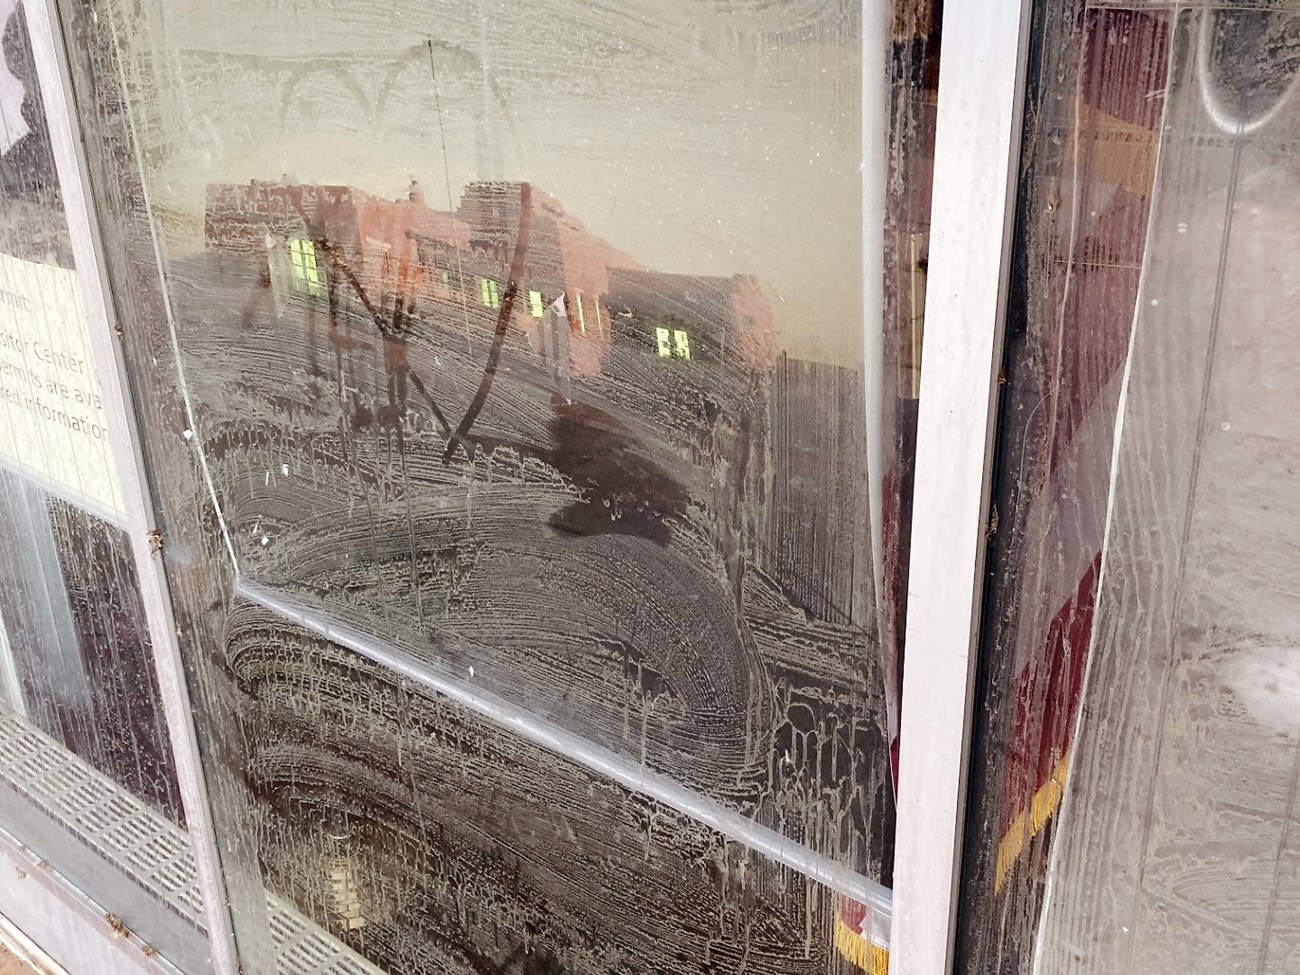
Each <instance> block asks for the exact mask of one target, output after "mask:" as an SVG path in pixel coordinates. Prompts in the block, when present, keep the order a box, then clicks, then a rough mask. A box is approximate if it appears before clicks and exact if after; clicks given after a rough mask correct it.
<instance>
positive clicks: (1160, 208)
mask: <svg viewBox="0 0 1300 975" xmlns="http://www.w3.org/2000/svg"><path fill="white" fill-rule="evenodd" d="M1038 44H1039V50H1038V61H1037V69H1036V71H1035V72H1034V73H1033V77H1034V78H1035V79H1036V82H1035V85H1034V87H1033V88H1031V93H1032V94H1033V96H1034V98H1035V99H1036V101H1035V105H1034V109H1033V110H1034V111H1035V112H1036V117H1037V118H1038V119H1039V123H1038V126H1039V127H1038V128H1037V130H1036V131H1034V133H1033V135H1034V138H1033V139H1031V140H1030V144H1029V147H1028V150H1027V159H1028V163H1027V167H1026V173H1027V176H1026V179H1025V184H1024V185H1023V187H1022V200H1021V228H1022V230H1021V238H1020V240H1019V242H1018V246H1019V249H1020V254H1021V257H1020V264H1019V266H1018V268H1017V278H1018V280H1017V287H1018V291H1017V295H1016V300H1015V302H1014V306H1013V308H1014V310H1013V313H1012V319H1011V321H1010V323H1009V332H1010V339H1009V342H1008V357H1007V366H1006V374H1007V387H1006V389H1007V393H1006V398H1005V402H1004V404H1003V418H1002V423H1003V427H1004V429H1003V433H1002V443H1001V445H1000V448H1001V449H1000V454H1001V458H1002V460H1001V462H1000V464H999V467H998V471H997V479H998V485H997V488H996V490H995V502H996V505H997V507H996V509H995V513H996V516H997V520H996V521H995V524H996V525H997V534H996V536H995V537H994V541H993V548H992V558H991V560H990V567H991V569H992V573H991V578H990V589H989V605H988V610H987V614H986V622H985V640H986V644H985V649H986V660H985V663H984V666H983V670H982V673H981V683H980V688H979V693H980V694H981V696H982V699H983V700H982V703H983V705H984V707H983V708H982V712H983V713H982V723H981V726H980V728H979V729H978V732H977V752H976V755H977V763H978V764H977V766H976V772H975V777H974V780H973V782H972V787H973V798H974V805H973V807H972V810H971V826H970V831H969V837H968V843H969V848H968V856H967V863H966V872H967V876H966V882H965V884H964V887H963V889H964V890H965V891H966V892H967V896H966V902H965V904H964V909H965V915H964V919H963V924H962V933H963V942H962V945H961V951H962V958H963V961H962V965H961V970H964V971H970V972H986V971H1000V972H1021V971H1038V972H1058V971H1070V972H1080V973H1084V972H1088V973H1094V972H1095V973H1099V975H1100V973H1111V972H1140V971H1155V970H1159V971H1180V972H1188V973H1201V972H1206V973H1208V972H1222V971H1242V972H1251V973H1260V975H1272V973H1277V975H1281V973H1283V972H1290V971H1294V970H1295V966H1296V962H1297V959H1298V958H1300V954H1298V953H1297V952H1300V940H1298V938H1297V931H1296V928H1295V923H1294V919H1295V918H1296V917H1297V916H1300V887H1298V886H1297V885H1296V883H1295V875H1296V867H1297V863H1300V860H1297V848H1296V836H1297V831H1296V829H1295V821H1296V817H1297V815H1300V806H1298V805H1297V794H1296V775H1297V770H1300V750H1298V746H1300V724H1297V715H1300V698H1298V697H1297V695H1296V689H1295V674H1296V664H1297V661H1300V657H1297V655H1296V653H1297V651H1296V633H1295V627H1294V625H1293V620H1292V617H1294V616H1295V608H1296V598H1295V588H1294V585H1293V583H1292V579H1293V578H1294V575H1295V572H1296V569H1297V556H1296V538H1297V526H1296V524H1295V519H1294V515H1293V513H1292V512H1293V511H1294V509H1295V506H1294V504H1292V503H1290V498H1291V496H1292V495H1293V494H1294V490H1293V487H1292V484H1293V481H1294V477H1293V475H1294V467H1295V462H1296V452H1297V443H1298V441H1297V436H1296V433H1295V429H1294V427H1295V424H1294V419H1293V418H1294V414H1295V410H1294V408H1293V404H1292V400H1293V399H1294V396H1293V384H1292V383H1289V382H1288V381H1287V378H1286V377H1287V373H1288V364H1289V363H1291V362H1293V361H1294V359H1295V357H1296V340H1295V335H1296V332H1295V328H1294V312H1293V311H1292V309H1293V308H1295V307H1296V302H1295V300H1294V298H1293V296H1291V295H1290V290H1291V289H1292V287H1293V281H1294V278H1295V275H1294V274H1293V273H1292V271H1291V268H1290V265H1291V263H1293V261H1292V257H1293V255H1294V253H1295V248H1296V242H1295V240H1294V239H1293V238H1294V236H1295V232H1294V230H1293V225H1294V223H1295V221H1294V219H1293V211H1292V210H1291V209H1290V203H1288V201H1292V202H1296V201H1297V200H1300V186H1298V185H1297V182H1296V178H1295V170H1294V165H1293V163H1292V162H1291V161H1290V157H1291V155H1292V154H1293V152H1294V142H1295V136H1296V118H1297V116H1296V114H1295V109H1296V105H1295V104H1294V103H1292V102H1291V95H1292V93H1293V90H1294V88H1295V87H1296V82H1295V78H1296V77H1297V71H1300V18H1296V17H1295V16H1294V15H1293V14H1290V13H1287V12H1284V11H1281V10H1273V9H1270V8H1268V7H1265V6H1262V5H1231V6H1226V5H1225V7H1224V8H1223V9H1218V8H1217V6H1215V7H1207V8H1202V9H1198V10H1190V11H1189V10H1181V11H1175V10H1173V9H1168V10H1166V9H1160V8H1158V7H1152V6H1150V5H1143V6H1142V7H1141V8H1140V9H1135V10H1123V9H1119V8H1118V7H1116V6H1114V5H1107V6H1106V7H1105V8H1102V7H1100V6H1098V7H1096V8H1093V7H1091V6H1089V7H1087V8H1085V9H1082V10H1075V11H1069V12H1062V11H1057V10H1044V11H1042V12H1041V16H1040V25H1039V29H1038ZM1284 499H1286V500H1284Z"/></svg>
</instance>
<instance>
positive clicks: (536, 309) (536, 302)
mask: <svg viewBox="0 0 1300 975" xmlns="http://www.w3.org/2000/svg"><path fill="white" fill-rule="evenodd" d="M542 311H543V308H542V293H541V292H540V291H530V292H528V313H529V314H530V315H532V316H533V317H534V318H541V317H542Z"/></svg>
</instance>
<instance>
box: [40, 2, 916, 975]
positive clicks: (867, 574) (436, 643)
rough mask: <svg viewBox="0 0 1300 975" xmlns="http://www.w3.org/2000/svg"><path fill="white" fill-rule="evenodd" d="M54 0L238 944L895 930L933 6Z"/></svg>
mask: <svg viewBox="0 0 1300 975" xmlns="http://www.w3.org/2000/svg"><path fill="white" fill-rule="evenodd" d="M64 13H65V18H66V23H65V27H66V28H67V29H69V30H70V31H72V32H73V36H74V37H75V40H74V41H73V43H72V48H73V50H74V51H75V52H76V53H75V55H74V57H75V58H76V59H77V64H76V73H77V75H78V78H77V82H78V84H77V87H78V90H79V96H80V99H81V108H82V115H83V120H84V123H85V125H86V127H87V130H88V132H89V142H90V151H91V155H92V158H93V164H94V167H95V170H96V173H95V175H96V180H97V184H98V185H97V192H98V195H99V203H100V206H101V209H102V211H103V214H104V220H105V223H106V226H107V228H108V232H109V234H110V236H111V237H112V239H113V240H114V241H115V242H116V243H117V244H118V246H117V247H115V248H114V252H113V253H112V255H111V260H112V262H113V270H114V283H115V289H116V297H117V300H118V301H119V303H120V304H121V307H122V309H123V317H124V318H127V319H129V320H130V321H132V322H133V323H134V326H133V329H132V330H130V331H128V334H127V335H126V336H125V342H126V348H127V350H128V357H129V358H130V360H131V363H132V367H133V370H134V382H135V386H136V389H135V395H136V399H137V408H138V411H139V415H140V419H141V425H142V427H143V429H144V432H145V435H146V439H147V441H148V445H147V446H148V454H149V463H150V466H151V470H152V474H153V477H154V479H155V481H156V483H157V484H158V485H159V486H160V488H161V490H160V492H159V493H160V497H161V501H160V505H161V507H162V512H161V515H162V521H163V523H164V525H165V540H164V545H163V553H164V558H165V560H166V563H167V566H168V570H169V575H170V580H171V583H172V592H173V597H174V599H175V603H176V605H175V609H176V616H177V620H178V622H179V624H180V627H181V631H182V642H183V645H184V652H185V653H186V654H187V663H188V666H189V667H190V669H191V673H192V675H193V677H194V680H193V683H194V685H195V686H196V687H198V688H200V689H201V690H202V695H203V696H202V699H201V701H200V702H199V703H200V715H201V719H202V720H201V725H202V727H201V732H202V735H203V739H204V741H203V747H204V750H205V759H206V762H207V766H208V772H209V777H210V779H211V781H212V782H213V787H214V792H215V796H216V802H215V813H216V817H217V819H218V824H219V833H220V835H219V840H220V842H221V846H222V852H223V856H224V859H225V862H226V866H227V869H228V874H229V876H230V882H231V884H232V904H233V906H234V910H235V920H236V928H237V936H238V939H239V942H240V948H241V951H242V952H243V954H244V957H245V960H246V964H251V965H252V966H253V967H255V968H256V967H258V966H262V967H266V968H268V969H269V967H270V965H271V964H273V963H274V962H273V961H272V960H271V956H272V955H276V954H277V953H278V959H279V962H280V963H282V964H284V963H286V962H285V959H286V958H288V957H289V955H290V953H289V951H288V949H287V948H286V947H285V942H284V939H283V938H282V937H281V935H280V933H279V932H278V931H277V928H276V924H275V923H274V920H273V919H268V918H267V917H266V916H265V914H264V910H263V907H262V905H263V903H264V895H263V893H262V885H263V883H265V884H266V885H268V886H269V887H270V888H271V889H272V890H273V891H275V892H276V894H277V895H282V896H284V897H286V898H288V899H290V900H291V901H292V902H293V903H294V904H295V905H296V907H297V908H298V909H300V910H301V911H302V912H303V913H304V914H306V915H307V916H309V917H310V918H312V919H313V920H314V921H316V922H317V923H318V924H320V925H321V926H323V927H326V928H328V929H330V930H331V931H333V932H335V933H336V934H337V935H338V936H339V937H340V938H341V939H343V940H344V941H346V943H347V944H349V945H351V946H352V947H353V948H355V949H356V950H357V951H358V952H360V953H361V954H362V955H364V956H365V957H366V958H368V959H370V960H371V961H373V962H374V963H376V964H378V965H380V966H382V967H384V968H385V969H387V970H389V971H393V972H403V973H405V972H424V971H428V972H435V971H437V972H442V971H447V970H462V969H475V970H481V968H482V967H483V966H485V965H490V966H504V967H505V970H509V971H514V970H520V971H522V970H529V971H532V970H540V969H534V968H531V967H528V966H529V965H532V964H533V963H532V962H531V961H529V962H527V963H526V962H525V959H528V958H533V957H535V956H537V955H539V954H540V956H541V957H549V958H551V959H553V960H554V962H553V965H554V967H553V968H545V965H549V964H552V963H551V962H546V963H544V964H543V968H545V970H547V971H550V970H555V971H560V970H564V971H568V970H577V971H592V972H598V971H600V972H603V971H614V970H621V969H622V968H624V967H626V966H627V965H631V964H633V962H632V961H630V960H629V959H636V961H635V965H636V966H639V965H642V964H644V965H645V966H647V967H650V968H658V969H667V970H670V971H672V970H684V969H683V966H686V967H690V966H692V965H697V964H700V963H701V962H700V959H704V958H709V957H712V954H713V953H716V957H717V958H718V959H725V960H719V961H718V962H716V964H718V965H719V966H720V967H722V968H724V969H731V968H734V967H736V966H737V965H739V966H741V967H754V966H757V967H758V969H759V970H771V971H776V970H786V969H787V968H790V969H793V970H800V971H804V970H807V971H826V970H838V969H839V968H842V967H845V966H848V967H849V968H852V967H853V966H857V967H860V968H870V967H872V966H873V965H878V964H881V963H882V962H881V959H882V958H883V954H882V952H881V951H880V950H879V949H881V948H883V946H884V944H886V943H887V933H888V912H887V905H888V892H887V890H886V889H885V888H887V885H888V883H889V881H890V874H891V870H892V850H893V815H894V814H893V802H894V798H893V783H892V780H891V771H892V770H891V761H890V753H891V752H890V740H891V738H892V737H893V736H894V735H895V734H896V728H897V721H896V716H897V710H898V699H897V676H898V671H897V667H898V659H899V655H900V652H901V651H900V649H899V647H898V643H899V636H898V634H899V633H901V612H899V610H898V602H899V600H900V597H901V594H902V592H903V591H904V587H903V586H902V585H901V583H899V582H898V581H897V580H898V579H899V578H900V575H899V574H900V571H901V570H900V566H901V565H902V564H903V563H904V562H905V560H906V524H907V518H908V514H907V503H906V498H905V495H909V494H910V480H909V478H910V475H909V473H908V471H909V470H910V454H911V449H912V448H911V441H910V439H909V437H910V432H909V431H911V430H912V429H913V428H912V426H911V424H912V422H913V420H912V417H913V416H914V404H915V396H916V378H917V376H916V371H917V369H918V367H919V356H920V343H921V338H922V323H921V320H920V314H921V312H920V309H921V308H922V307H923V300H924V255H925V233H926V229H927V226H928V212H927V210H928V202H927V201H928V179H929V177H928V167H927V165H926V164H925V162H924V159H923V157H924V156H925V155H926V154H927V152H928V150H927V146H928V138H929V136H928V133H929V131H930V129H931V127H932V122H931V105H932V102H933V98H932V94H933V89H934V84H935V71H934V58H933V53H934V46H935V41H936V38H935V37H934V36H933V35H934V22H933V19H932V17H931V16H930V13H929V10H928V9H927V8H923V7H921V6H914V7H908V8H907V9H906V10H904V9H900V10H899V11H898V14H897V17H896V18H895V21H894V24H893V33H892V34H886V33H881V32H880V31H879V30H877V31H876V33H874V34H870V35H869V36H868V35H867V34H866V32H867V27H866V25H865V22H864V18H863V15H862V10H861V5H859V4H857V3H850V2H846V0H817V2H813V3H792V2H778V3H771V4H734V3H708V4H681V3H669V2H664V0H636V2H633V3H630V4H621V5H618V6H617V7H611V6H609V5H605V4H599V3H592V2H583V0H570V2H566V3H563V4H559V5H555V4H541V3H534V2H531V0H510V2H504V0H439V2H436V3H431V4H423V5H419V6H417V7H414V8H410V9H405V8H399V7H398V6H396V5H393V4H390V3H386V2H379V3H377V2H374V0H344V2H340V3H332V4H330V5H328V6H326V5H323V4H321V5H317V4H314V3H302V4H294V5H286V4H283V3H267V2H265V0H222V2H220V3H211V4H201V5H188V6H185V7H184V8H180V9H178V8H175V6H174V5H170V4H163V3H160V2H146V3H124V2H116V0H97V2H95V3H93V4H90V5H87V6H86V7H83V6H82V5H79V4H72V3H69V4H66V5H65V7H64ZM868 44H872V45H878V49H877V50H876V51H875V53H876V54H877V55H879V56H878V57H876V58H875V59H874V62H876V63H879V64H880V65H881V68H880V71H879V76H878V77H876V78H874V79H872V80H871V82H870V83H869V84H867V85H866V86H865V90H866V91H867V92H868V93H869V95H870V97H872V98H876V99H879V101H880V103H881V105H880V112H881V114H882V116H884V117H887V118H890V119H892V128H891V131H890V134H889V143H888V144H885V143H883V142H882V143H881V144H880V145H875V146H872V147H869V150H868V151H867V152H866V153H865V155H864V146H863V139H864V125H863V115H864V111H865V110H866V106H865V105H864V97H863V95H864V76H863V64H864V58H866V56H867V45H868ZM891 51H892V65H891V60H890V53H889V52H891ZM891 71H892V85H891ZM886 86H889V87H890V88H891V89H892V90H891V91H889V92H887V91H886ZM887 96H888V97H887ZM891 109H892V111H891ZM914 155H915V156H916V157H917V158H913V156H914ZM866 160H869V161H870V162H869V163H868V162H867V161H866ZM864 179H867V180H879V181H880V182H881V184H887V186H888V191H887V194H886V201H885V211H886V212H885V214H884V215H883V217H882V214H880V213H878V212H877V213H875V214H873V215H872V216H871V220H873V221H874V223H873V225H872V226H871V227H870V228H867V230H869V232H864V216H863V213H864V189H863V187H864ZM882 222H883V226H882ZM882 230H883V231H884V233H883V238H884V241H885V243H884V246H883V247H882V246H881V238H882ZM868 238H869V239H871V240H873V241H875V243H874V244H872V245H871V246H872V247H873V248H874V249H875V251H876V252H874V253H872V254H870V255H868V254H867V251H866V250H864V243H863V241H864V239H868ZM882 250H883V251H884V254H883V255H882V254H881V253H879V251H882ZM864 258H869V259H867V260H866V261H865V265H866V266H867V267H869V268H872V269H873V270H872V271H871V273H873V274H882V277H883V281H882V283H883V286H884V291H885V296H886V306H885V308H884V309H883V311H884V315H883V317H882V309H881V308H880V307H873V308H871V309H867V308H865V307H864V300H863V297H862V295H863V291H864V277H863V275H864V271H863V268H864ZM882 260H883V273H882ZM864 322H865V323H866V324H865V326H864ZM864 335H865V336H869V337H871V338H872V339H873V340H874V342H875V343H876V344H877V345H883V350H882V351H881V353H880V354H879V355H878V356H877V357H876V359H875V360H874V364H873V365H872V366H871V368H872V369H877V370H879V371H880V373H881V376H879V377H876V382H875V383H874V385H873V384H872V383H871V382H869V379H870V377H869V376H868V375H866V373H867V371H868V370H867V368H866V367H864V361H871V360H870V357H869V356H868V355H867V352H866V350H865V349H864V344H866V343H864ZM877 400H879V401H880V402H879V403H876V401H877ZM869 403H876V405H877V407H878V408H876V409H869ZM872 438H875V439H876V441H877V446H878V447H879V448H880V449H879V454H880V463H879V465H876V466H875V467H873V464H874V461H869V459H868V458H869V456H871V455H870V453H869V446H870V444H871V443H872ZM881 441H884V442H881ZM873 478H874V481H873ZM870 483H875V484H876V485H877V487H876V489H875V498H876V501H877V502H879V506H880V512H879V515H878V517H875V518H874V519H873V514H872V511H873V507H872V505H873V500H872V498H873V494H872V490H870V489H869V484H870ZM882 493H883V498H882V497H881V494H882ZM873 544H878V545H879V549H877V550H875V554H874V555H873ZM876 556H879V557H880V558H879V564H877V559H876ZM882 597H883V598H882ZM434 691H437V692H440V693H442V694H444V695H448V696H450V697H451V698H452V699H453V700H454V701H456V702H458V705H459V706H453V705H451V704H448V703H447V702H446V701H445V700H442V699H440V698H438V697H437V696H436V695H434V694H433V692H434ZM539 745H540V746H541V747H539ZM728 837H729V838H728ZM760 851H764V852H760ZM742 863H743V864H744V867H743V871H744V873H745V875H746V876H747V877H750V878H752V880H747V881H744V882H733V879H734V878H736V877H738V876H739V875H738V874H737V873H736V872H735V871H736V870H738V869H741V867H740V865H741V864H742ZM809 876H811V877H813V878H815V879H813V880H809V879H807V878H808V877H809ZM683 878H684V879H683ZM823 884H824V886H823ZM882 885H883V886H882ZM665 891H671V892H672V896H669V895H668V894H667V893H663V892H665ZM760 891H761V892H760ZM868 902H870V903H868ZM637 904H641V905H643V906H642V907H640V908H637V907H636V906H635V905H637ZM703 917H708V918H710V919H711V921H710V922H709V923H710V924H711V925H718V926H720V928H721V933H716V932H715V934H713V935H708V934H706V933H705V928H706V926H703V925H702V924H701V922H700V921H698V919H699V918H703ZM735 925H739V927H735ZM710 930H712V929H710ZM760 930H762V931H763V932H764V933H762V934H761V936H760V935H757V934H756V933H757V932H759V931H760ZM596 932H600V936H599V937H597V934H596ZM755 937H759V940H758V941H755V940H753V939H754V938H755ZM710 938H713V941H712V945H710ZM760 941H761V942H762V947H759V945H760ZM539 964H542V963H539Z"/></svg>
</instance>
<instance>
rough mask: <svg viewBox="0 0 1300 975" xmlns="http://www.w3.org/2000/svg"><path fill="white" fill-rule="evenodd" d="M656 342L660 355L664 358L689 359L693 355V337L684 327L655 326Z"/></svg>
mask: <svg viewBox="0 0 1300 975" xmlns="http://www.w3.org/2000/svg"><path fill="white" fill-rule="evenodd" d="M655 343H656V345H657V346H658V348H659V356H660V358H663V359H671V358H673V357H676V358H678V359H689V358H690V357H691V337H690V335H689V334H688V333H687V331H686V329H684V328H665V327H664V326H662V325H658V326H656V327H655Z"/></svg>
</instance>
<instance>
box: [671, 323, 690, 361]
mask: <svg viewBox="0 0 1300 975" xmlns="http://www.w3.org/2000/svg"><path fill="white" fill-rule="evenodd" d="M673 344H674V345H675V346H676V349H677V355H678V357H679V358H682V359H689V358H690V357H691V339H690V336H689V335H687V334H686V329H684V328H677V329H674V330H673Z"/></svg>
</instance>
